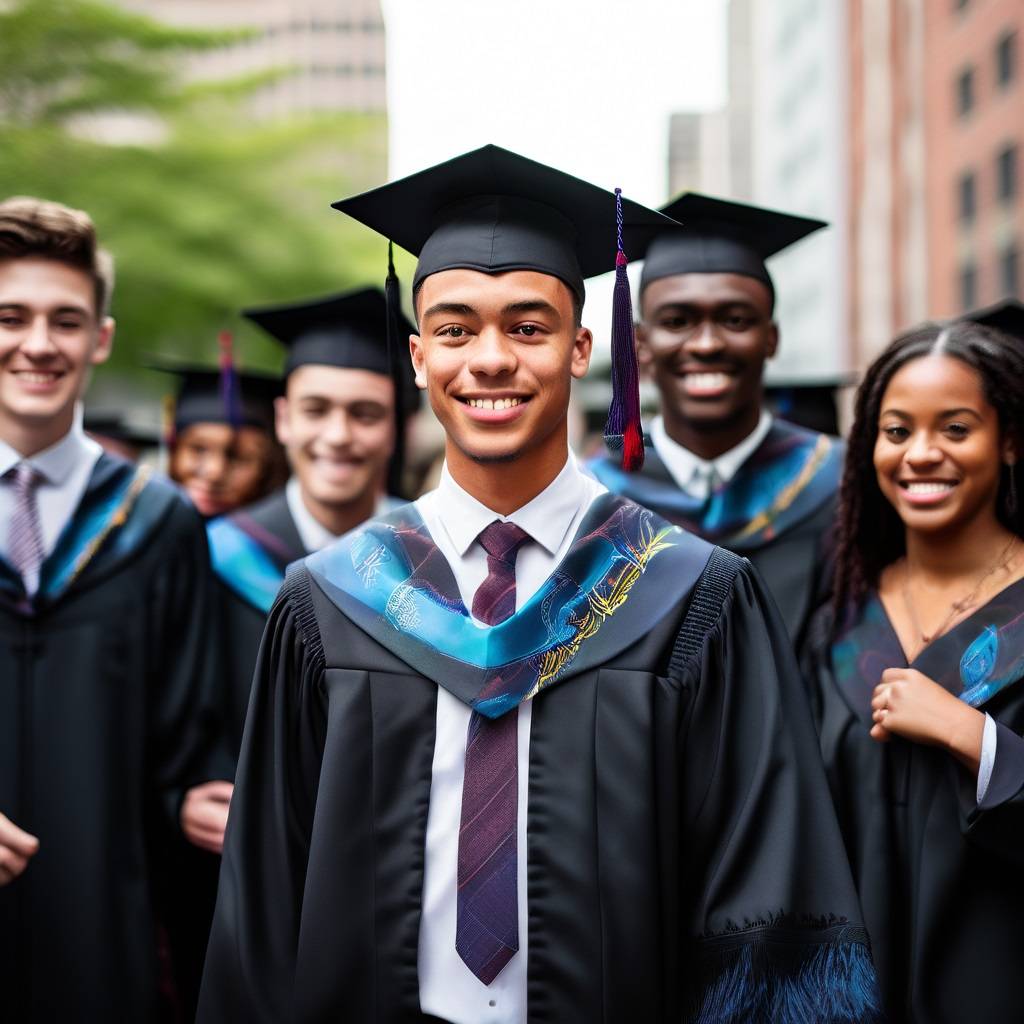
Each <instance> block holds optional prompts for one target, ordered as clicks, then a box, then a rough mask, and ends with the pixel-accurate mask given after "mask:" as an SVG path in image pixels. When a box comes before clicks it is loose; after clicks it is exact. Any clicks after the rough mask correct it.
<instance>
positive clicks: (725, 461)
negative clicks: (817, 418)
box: [650, 408, 775, 487]
mask: <svg viewBox="0 0 1024 1024" xmlns="http://www.w3.org/2000/svg"><path fill="white" fill-rule="evenodd" d="M774 422H775V421H774V419H773V417H772V414H771V413H770V412H769V411H768V410H767V409H763V408H762V409H761V415H760V417H759V418H758V421H757V426H756V427H754V429H753V430H752V431H751V432H750V433H749V434H748V435H747V436H746V437H745V438H744V439H743V440H742V441H740V443H739V444H738V445H736V446H735V447H734V448H730V449H729V451H727V452H723V453H722V454H721V455H719V456H718V458H717V459H712V460H710V461H708V460H706V459H702V458H700V457H699V456H697V455H694V454H693V452H691V451H690V450H689V449H688V448H684V447H683V446H682V445H681V444H679V443H678V442H677V441H673V440H672V438H671V437H669V436H668V433H667V432H666V430H665V422H664V420H663V419H662V417H661V416H657V417H655V419H654V420H653V422H652V423H651V427H650V435H651V443H652V444H653V445H654V450H655V451H656V452H657V453H658V455H659V456H660V457H661V460H662V462H664V463H665V466H666V468H667V469H668V471H669V473H671V474H672V477H673V479H675V481H676V483H678V484H679V485H680V487H685V485H686V484H688V483H689V482H690V481H692V480H694V479H695V478H697V479H699V480H707V479H709V478H710V476H711V474H712V472H713V473H714V475H715V476H716V477H717V478H718V479H719V480H720V481H722V482H723V483H728V482H729V481H730V480H732V478H733V477H734V476H735V475H736V474H737V473H738V472H739V469H740V466H742V465H743V463H744V462H746V461H747V459H749V458H750V456H751V455H753V454H754V452H756V451H757V449H758V448H759V447H760V446H761V442H762V441H763V440H764V439H765V438H766V437H767V436H768V431H769V430H771V429H772V423H774Z"/></svg>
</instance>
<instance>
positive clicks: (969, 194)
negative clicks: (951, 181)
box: [957, 171, 978, 224]
mask: <svg viewBox="0 0 1024 1024" xmlns="http://www.w3.org/2000/svg"><path fill="white" fill-rule="evenodd" d="M957 193H958V196H959V206H960V222H961V223H962V224H971V223H973V221H974V216H975V214H976V213H977V212H978V196H977V189H976V187H975V178H974V172H973V171H967V172H966V173H964V174H961V175H960V181H959V182H958V183H957Z"/></svg>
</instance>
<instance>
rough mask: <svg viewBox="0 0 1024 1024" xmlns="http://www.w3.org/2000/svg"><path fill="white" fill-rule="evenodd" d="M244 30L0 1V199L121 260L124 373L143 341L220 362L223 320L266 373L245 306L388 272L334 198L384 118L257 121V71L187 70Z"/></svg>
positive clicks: (72, 3)
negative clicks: (34, 208) (209, 76)
mask: <svg viewBox="0 0 1024 1024" xmlns="http://www.w3.org/2000/svg"><path fill="white" fill-rule="evenodd" d="M244 36H245V32H237V31H229V32H223V31H205V30H202V31H199V30H193V29H181V28H176V27H171V26H168V25H164V24H161V23H158V22H156V21H154V20H152V19H150V18H147V17H145V16H142V15H139V14H136V13H132V12H130V11H126V10H123V9H119V8H117V7H114V6H111V5H109V4H107V3H103V2H99V0H0V132H2V137H3V143H2V145H0V196H10V195H24V194H28V195H36V196H41V197H45V198H49V199H55V200H58V201H60V202H63V203H67V204H69V205H71V206H76V207H79V208H81V209H84V210H86V211H88V212H89V214H90V215H91V216H92V217H93V219H94V220H95V221H96V224H97V228H98V231H99V235H100V239H101V241H102V243H103V245H104V246H105V247H106V248H108V249H110V250H111V251H112V252H113V253H114V256H115V259H116V263H117V286H116V288H115V292H114V315H115V317H116V319H117V322H118V330H117V339H116V343H115V347H114V356H113V364H114V366H115V367H118V368H120V370H121V371H122V373H123V372H129V373H130V372H131V370H130V368H132V367H137V366H138V364H139V361H140V358H141V356H142V355H143V354H144V353H154V352H161V353H165V354H171V355H174V356H176V357H180V358H182V359H184V358H190V359H197V360H200V361H203V362H208V363H210V364H211V365H214V364H215V362H216V356H217V348H216V336H217V332H218V330H220V329H222V328H225V327H229V328H233V329H237V330H238V332H239V351H240V362H241V363H242V365H243V366H245V367H255V368H268V369H276V368H277V367H278V366H279V365H280V362H281V352H280V350H279V349H278V348H277V347H276V346H274V345H273V344H272V343H271V342H269V341H267V340H265V339H264V338H263V337H261V336H260V335H259V333H258V332H257V331H256V330H255V329H254V328H249V327H248V326H246V325H244V324H243V323H242V322H241V321H239V320H238V317H237V312H238V310H239V309H240V308H242V307H244V306H246V305H254V304H266V303H273V302H278V301H287V300H291V299H299V298H305V297H310V296H314V295H319V294H323V293H326V292H330V291H334V290H338V289H341V288H345V287H348V286H350V285H354V284H358V283H365V282H370V283H379V282H380V281H381V280H382V278H383V273H382V269H383V267H384V259H385V257H384V253H383V251H382V248H381V244H380V241H379V239H376V238H375V237H374V236H372V235H371V234H370V233H369V232H367V231H365V230H364V229H362V228H360V227H359V226H358V225H355V224H354V223H353V222H351V221H348V219H347V218H345V217H342V216H341V215H340V214H337V213H335V212H334V211H332V210H331V209H330V208H329V204H330V203H331V202H332V201H333V200H335V199H338V198H340V197H341V196H344V195H347V194H350V193H351V192H354V191H358V190H360V189H362V188H366V187H369V186H370V185H373V184H376V183H378V182H380V181H381V180H383V178H384V175H385V172H386V151H385V150H386V125H385V118H384V115H383V114H381V113H367V114H362V113H345V114H338V113H330V114H304V115H302V116H300V117H296V116H294V115H292V116H290V117H289V118H288V119H287V120H276V121H275V120H270V119H266V118H259V119H256V118H254V117H253V116H252V113H251V110H250V109H249V108H248V107H247V104H248V101H249V99H250V98H251V96H252V95H253V94H254V93H255V92H256V91H257V90H258V89H259V87H260V86H261V85H263V84H265V83H266V81H267V78H268V73H261V74H258V75H251V76H247V77H239V78H232V79H230V80H218V81H215V82H208V81H204V82H198V83H197V82H194V81H189V80H188V79H187V76H186V75H185V74H184V69H185V67H186V66H187V58H188V56H190V55H192V54H197V53H201V52H203V51H206V50H209V49H211V48H216V47H220V46H224V45H227V44H230V43H237V42H238V40H239V39H240V38H244ZM288 72H289V69H288V68H287V67H284V68H280V69H275V70H274V71H272V72H270V73H269V75H271V76H274V75H287V74H288Z"/></svg>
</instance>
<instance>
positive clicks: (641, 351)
mask: <svg viewBox="0 0 1024 1024" xmlns="http://www.w3.org/2000/svg"><path fill="white" fill-rule="evenodd" d="M633 336H634V337H635V338H636V361H637V364H638V365H639V367H640V369H641V370H649V369H650V368H651V363H652V362H654V357H653V355H652V354H651V346H650V345H648V343H647V328H646V326H645V325H644V322H643V321H642V320H640V321H638V322H637V323H636V324H634V325H633Z"/></svg>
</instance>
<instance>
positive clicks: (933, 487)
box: [904, 481, 956, 494]
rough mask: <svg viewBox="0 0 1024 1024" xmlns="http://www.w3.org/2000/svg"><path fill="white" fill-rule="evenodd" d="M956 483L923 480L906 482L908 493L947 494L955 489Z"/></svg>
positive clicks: (905, 486)
mask: <svg viewBox="0 0 1024 1024" xmlns="http://www.w3.org/2000/svg"><path fill="white" fill-rule="evenodd" d="M955 486H956V485H955V484H951V483H939V482H932V481H922V482H920V483H912V484H904V488H905V490H906V491H907V493H908V494H945V493H946V492H947V491H951V490H953V488H954V487H955Z"/></svg>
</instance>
